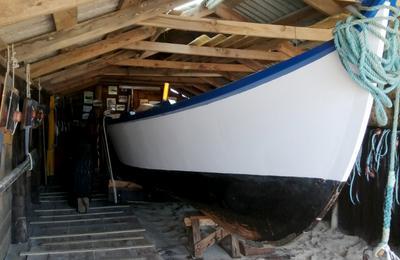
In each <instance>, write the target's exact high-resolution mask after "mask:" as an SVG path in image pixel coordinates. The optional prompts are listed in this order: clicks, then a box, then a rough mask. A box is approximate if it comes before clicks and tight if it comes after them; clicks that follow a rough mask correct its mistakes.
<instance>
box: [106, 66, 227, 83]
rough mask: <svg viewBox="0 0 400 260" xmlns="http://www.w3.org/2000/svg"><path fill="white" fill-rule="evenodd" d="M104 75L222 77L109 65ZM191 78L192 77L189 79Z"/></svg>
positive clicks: (201, 73) (199, 73)
mask: <svg viewBox="0 0 400 260" xmlns="http://www.w3.org/2000/svg"><path fill="white" fill-rule="evenodd" d="M100 74H101V75H104V76H129V77H156V78H157V77H175V78H198V77H213V78H218V77H222V74H220V73H211V72H195V71H182V70H170V69H169V70H167V69H148V68H123V67H118V66H109V67H107V68H105V69H104V70H102V71H101V73H100ZM189 80H190V79H189Z"/></svg>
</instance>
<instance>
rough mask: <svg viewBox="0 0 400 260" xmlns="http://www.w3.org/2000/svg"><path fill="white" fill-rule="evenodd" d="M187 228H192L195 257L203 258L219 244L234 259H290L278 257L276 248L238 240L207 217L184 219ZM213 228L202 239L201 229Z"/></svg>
mask: <svg viewBox="0 0 400 260" xmlns="http://www.w3.org/2000/svg"><path fill="white" fill-rule="evenodd" d="M184 222H185V226H186V227H191V230H192V232H191V235H192V243H193V255H194V257H195V258H201V257H202V256H203V254H204V252H205V251H206V250H207V248H209V247H211V246H213V245H214V244H215V243H219V244H220V246H221V247H222V248H223V249H224V250H225V251H226V252H227V253H228V254H229V255H230V256H231V257H232V258H241V257H242V256H268V257H273V259H288V258H286V256H282V254H280V256H278V255H276V254H275V253H276V252H277V251H276V249H275V248H271V247H254V246H251V245H249V244H248V243H246V241H244V240H241V239H238V238H237V237H236V236H235V235H234V234H232V233H230V232H228V231H226V230H225V229H223V228H222V227H220V226H218V225H217V224H216V223H215V222H214V221H213V220H212V219H210V218H208V217H207V216H190V217H186V218H184ZM206 226H207V227H213V228H214V231H213V232H211V233H209V234H208V235H206V236H205V237H202V234H201V227H206Z"/></svg>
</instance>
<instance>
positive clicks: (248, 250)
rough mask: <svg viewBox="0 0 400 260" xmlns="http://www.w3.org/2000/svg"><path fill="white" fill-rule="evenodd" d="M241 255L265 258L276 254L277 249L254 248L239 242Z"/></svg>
mask: <svg viewBox="0 0 400 260" xmlns="http://www.w3.org/2000/svg"><path fill="white" fill-rule="evenodd" d="M239 248H240V253H241V254H242V255H244V256H265V255H271V254H273V253H275V249H274V248H271V247H254V246H249V245H247V244H246V243H245V242H243V241H240V242H239Z"/></svg>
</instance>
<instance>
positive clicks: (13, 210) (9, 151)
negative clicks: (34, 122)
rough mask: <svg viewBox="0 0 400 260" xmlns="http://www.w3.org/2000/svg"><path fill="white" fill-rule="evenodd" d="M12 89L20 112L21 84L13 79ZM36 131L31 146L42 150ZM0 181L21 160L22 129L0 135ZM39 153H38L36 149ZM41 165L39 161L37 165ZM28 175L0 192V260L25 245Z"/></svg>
mask: <svg viewBox="0 0 400 260" xmlns="http://www.w3.org/2000/svg"><path fill="white" fill-rule="evenodd" d="M4 72H5V70H4V68H2V67H0V82H1V83H2V82H3V78H2V76H1V75H4ZM15 83H16V84H15V85H16V87H17V89H18V90H19V93H20V95H21V98H20V109H22V105H23V100H24V97H25V84H24V82H23V81H22V80H20V79H17V78H16V82H15ZM37 94H38V93H37V90H32V98H34V99H36V100H37ZM38 131H39V130H33V133H32V137H33V140H32V141H33V142H34V144H35V147H37V148H38V149H42V147H41V146H40V144H41V142H38V141H39V140H36V139H37V137H38V136H39V135H38ZM0 135H1V137H2V138H0V146H1V150H0V179H2V178H3V177H4V176H6V175H7V174H9V173H10V172H11V170H12V169H13V168H14V167H16V166H17V165H18V164H20V163H21V162H22V161H23V160H25V151H24V130H23V129H22V128H21V127H20V126H19V127H18V128H17V130H16V133H15V135H14V136H12V135H10V134H0ZM39 151H40V150H39ZM40 158H42V156H41V157H40ZM42 164H43V162H41V160H39V162H38V166H40V165H42ZM40 174H41V169H40V167H38V169H36V171H35V172H34V174H33V177H34V179H36V181H34V190H37V189H38V186H39V185H40V178H41V176H40ZM37 179H38V180H37ZM30 180H31V174H30V173H27V174H23V175H22V176H21V177H20V178H19V179H18V180H17V181H16V182H15V183H14V184H13V185H12V187H10V188H9V189H8V190H6V191H5V192H3V193H0V259H4V257H5V255H6V254H7V251H8V248H9V246H10V244H11V243H20V242H25V241H26V240H27V238H28V230H27V224H26V217H27V215H28V214H29V209H30V204H31V197H30V193H31V192H30V191H31V181H30Z"/></svg>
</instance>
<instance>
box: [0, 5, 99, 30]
mask: <svg viewBox="0 0 400 260" xmlns="http://www.w3.org/2000/svg"><path fill="white" fill-rule="evenodd" d="M89 2H94V0H68V1H66V0H40V1H39V0H12V1H10V0H0V26H4V25H9V24H13V23H17V22H20V21H23V20H26V19H29V18H33V17H36V16H41V15H48V14H52V13H56V12H58V11H62V10H67V9H70V8H73V7H76V6H78V5H81V4H86V3H89Z"/></svg>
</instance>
